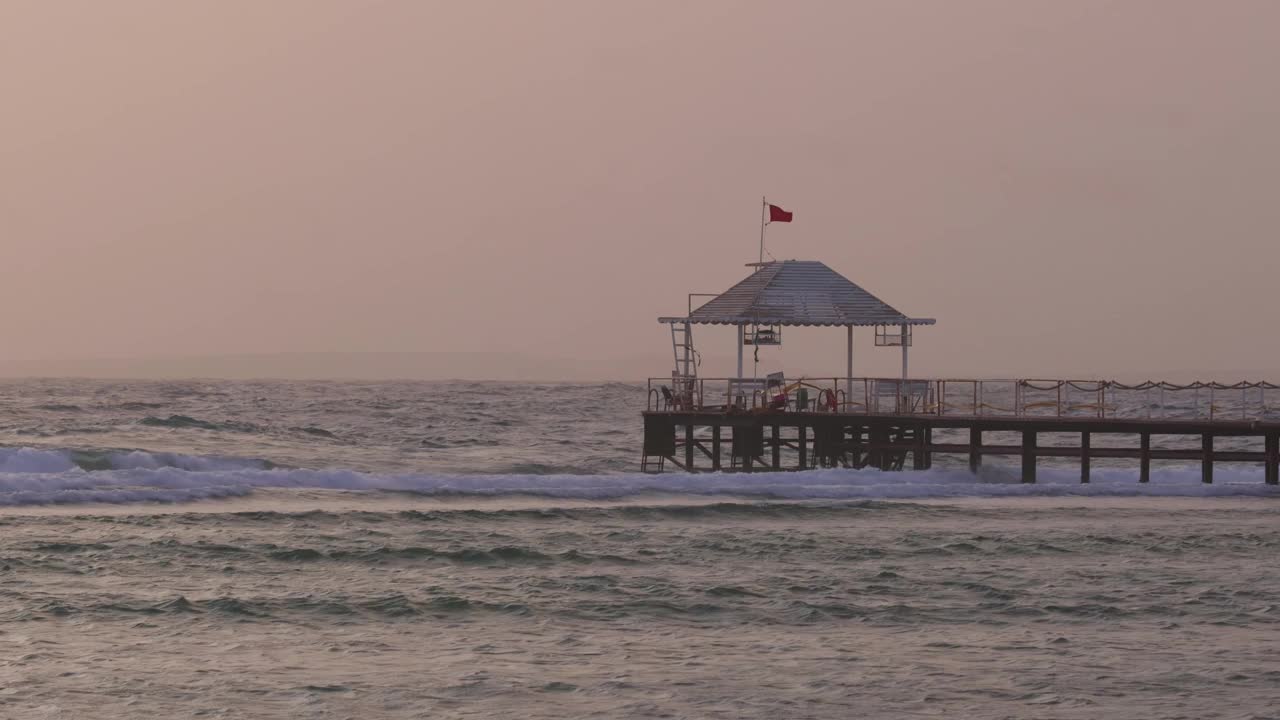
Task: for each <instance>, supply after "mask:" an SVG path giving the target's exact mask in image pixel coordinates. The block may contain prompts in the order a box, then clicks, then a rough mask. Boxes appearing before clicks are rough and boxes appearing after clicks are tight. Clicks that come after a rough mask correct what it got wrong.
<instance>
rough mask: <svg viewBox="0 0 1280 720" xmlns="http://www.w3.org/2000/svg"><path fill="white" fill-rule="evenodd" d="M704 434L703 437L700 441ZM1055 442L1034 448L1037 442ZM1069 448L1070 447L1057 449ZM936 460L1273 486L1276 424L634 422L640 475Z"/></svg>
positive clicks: (1278, 440)
mask: <svg viewBox="0 0 1280 720" xmlns="http://www.w3.org/2000/svg"><path fill="white" fill-rule="evenodd" d="M939 429H947V430H957V431H961V434H962V435H963V434H964V431H966V430H967V435H968V441H967V442H936V441H935V440H934V433H935V431H936V430H939ZM707 431H709V432H707ZM988 433H1015V434H1016V436H1017V437H1019V438H1020V440H1021V441H1020V442H1019V443H1017V444H988V443H986V442H984V436H987V434H988ZM1048 433H1053V434H1054V439H1055V440H1057V441H1058V442H1057V443H1055V444H1053V445H1046V444H1041V442H1040V437H1041V435H1043V434H1048ZM1102 435H1112V436H1128V437H1131V438H1135V439H1136V443H1134V444H1132V445H1129V446H1123V445H1121V446H1098V445H1096V444H1094V442H1093V440H1094V438H1095V436H1102ZM1165 436H1181V437H1197V438H1199V440H1200V442H1199V443H1198V444H1197V447H1194V448H1164V447H1156V446H1154V445H1153V444H1152V438H1153V437H1165ZM1227 437H1231V438H1240V437H1247V438H1258V439H1260V440H1261V441H1262V446H1263V449H1262V450H1259V451H1241V450H1223V449H1215V443H1214V440H1215V438H1227ZM1066 438H1074V439H1075V441H1074V442H1065V443H1064V442H1063V441H1064V439H1066ZM938 454H952V455H961V456H966V457H967V458H968V465H969V468H970V469H971V470H973V471H977V469H978V468H979V467H981V465H982V463H983V459H984V458H986V457H993V456H1010V457H1018V458H1020V459H1021V466H1022V481H1023V482H1027V483H1033V482H1035V481H1036V469H1037V465H1038V460H1039V459H1040V458H1078V459H1079V467H1080V481H1081V482H1085V483H1087V482H1089V478H1090V473H1091V470H1092V462H1091V461H1092V460H1093V459H1095V458H1111V459H1131V460H1134V461H1136V464H1137V467H1138V481H1139V482H1148V481H1149V480H1150V478H1151V462H1152V461H1153V460H1178V461H1183V462H1191V463H1197V464H1199V466H1200V469H1201V479H1202V480H1203V481H1204V482H1206V483H1212V482H1213V474H1214V466H1215V463H1218V462H1247V463H1257V464H1259V465H1263V466H1264V467H1265V468H1266V471H1265V478H1266V482H1267V483H1268V484H1271V485H1275V484H1277V483H1280V422H1264V421H1257V420H1213V421H1207V420H1167V419H1163V420H1162V419H1147V418H1105V419H1104V418H1059V417H955V416H931V415H865V414H858V413H839V412H835V413H819V412H756V413H752V412H741V411H677V410H652V411H646V412H645V413H644V459H643V461H642V470H645V471H647V472H653V471H659V472H660V471H662V470H663V469H665V468H666V466H667V465H668V464H670V465H672V466H674V467H675V468H676V469H679V470H683V471H686V472H700V471H711V472H717V471H740V472H752V471H785V470H809V469H815V468H824V467H846V468H878V469H881V470H903V469H905V468H907V467H908V462H907V461H908V459H910V465H909V467H910V469H913V470H927V469H929V468H930V467H932V466H933V459H934V456H935V455H938Z"/></svg>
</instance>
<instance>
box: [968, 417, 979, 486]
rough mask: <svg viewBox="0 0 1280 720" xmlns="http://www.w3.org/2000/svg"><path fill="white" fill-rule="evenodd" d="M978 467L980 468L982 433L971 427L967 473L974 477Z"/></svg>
mask: <svg viewBox="0 0 1280 720" xmlns="http://www.w3.org/2000/svg"><path fill="white" fill-rule="evenodd" d="M980 467H982V431H981V430H979V429H978V428H974V427H971V428H969V472H971V473H974V474H975V475H976V474H977V472H978V468H980Z"/></svg>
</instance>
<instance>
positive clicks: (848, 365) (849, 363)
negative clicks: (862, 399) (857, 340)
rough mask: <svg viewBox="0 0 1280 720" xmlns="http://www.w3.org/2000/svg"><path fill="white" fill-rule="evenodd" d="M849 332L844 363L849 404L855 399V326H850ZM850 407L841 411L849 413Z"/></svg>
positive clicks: (845, 395) (846, 395) (846, 400)
mask: <svg viewBox="0 0 1280 720" xmlns="http://www.w3.org/2000/svg"><path fill="white" fill-rule="evenodd" d="M847 330H848V331H849V350H848V353H847V354H846V355H845V363H844V401H845V402H846V403H848V402H849V401H850V399H851V398H852V397H853V326H852V325H850V326H849V327H848V328H847ZM848 409H849V407H842V408H840V410H842V411H848Z"/></svg>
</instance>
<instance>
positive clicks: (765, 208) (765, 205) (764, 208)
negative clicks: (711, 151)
mask: <svg viewBox="0 0 1280 720" xmlns="http://www.w3.org/2000/svg"><path fill="white" fill-rule="evenodd" d="M768 212H769V201H768V200H767V199H766V198H765V196H763V195H761V196H760V259H759V260H758V261H757V263H763V262H764V226H765V225H767V224H768V223H766V222H765V219H764V218H765V215H766V213H768ZM759 269H760V266H759V264H757V265H756V270H759ZM738 376H739V377H741V376H742V371H741V370H739V371H738Z"/></svg>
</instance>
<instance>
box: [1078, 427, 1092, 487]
mask: <svg viewBox="0 0 1280 720" xmlns="http://www.w3.org/2000/svg"><path fill="white" fill-rule="evenodd" d="M1090 437H1091V436H1090V434H1089V433H1087V432H1082V433H1080V482H1082V483H1087V482H1089V473H1090V471H1091V468H1090V467H1089V461H1090V457H1089V438H1090Z"/></svg>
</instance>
